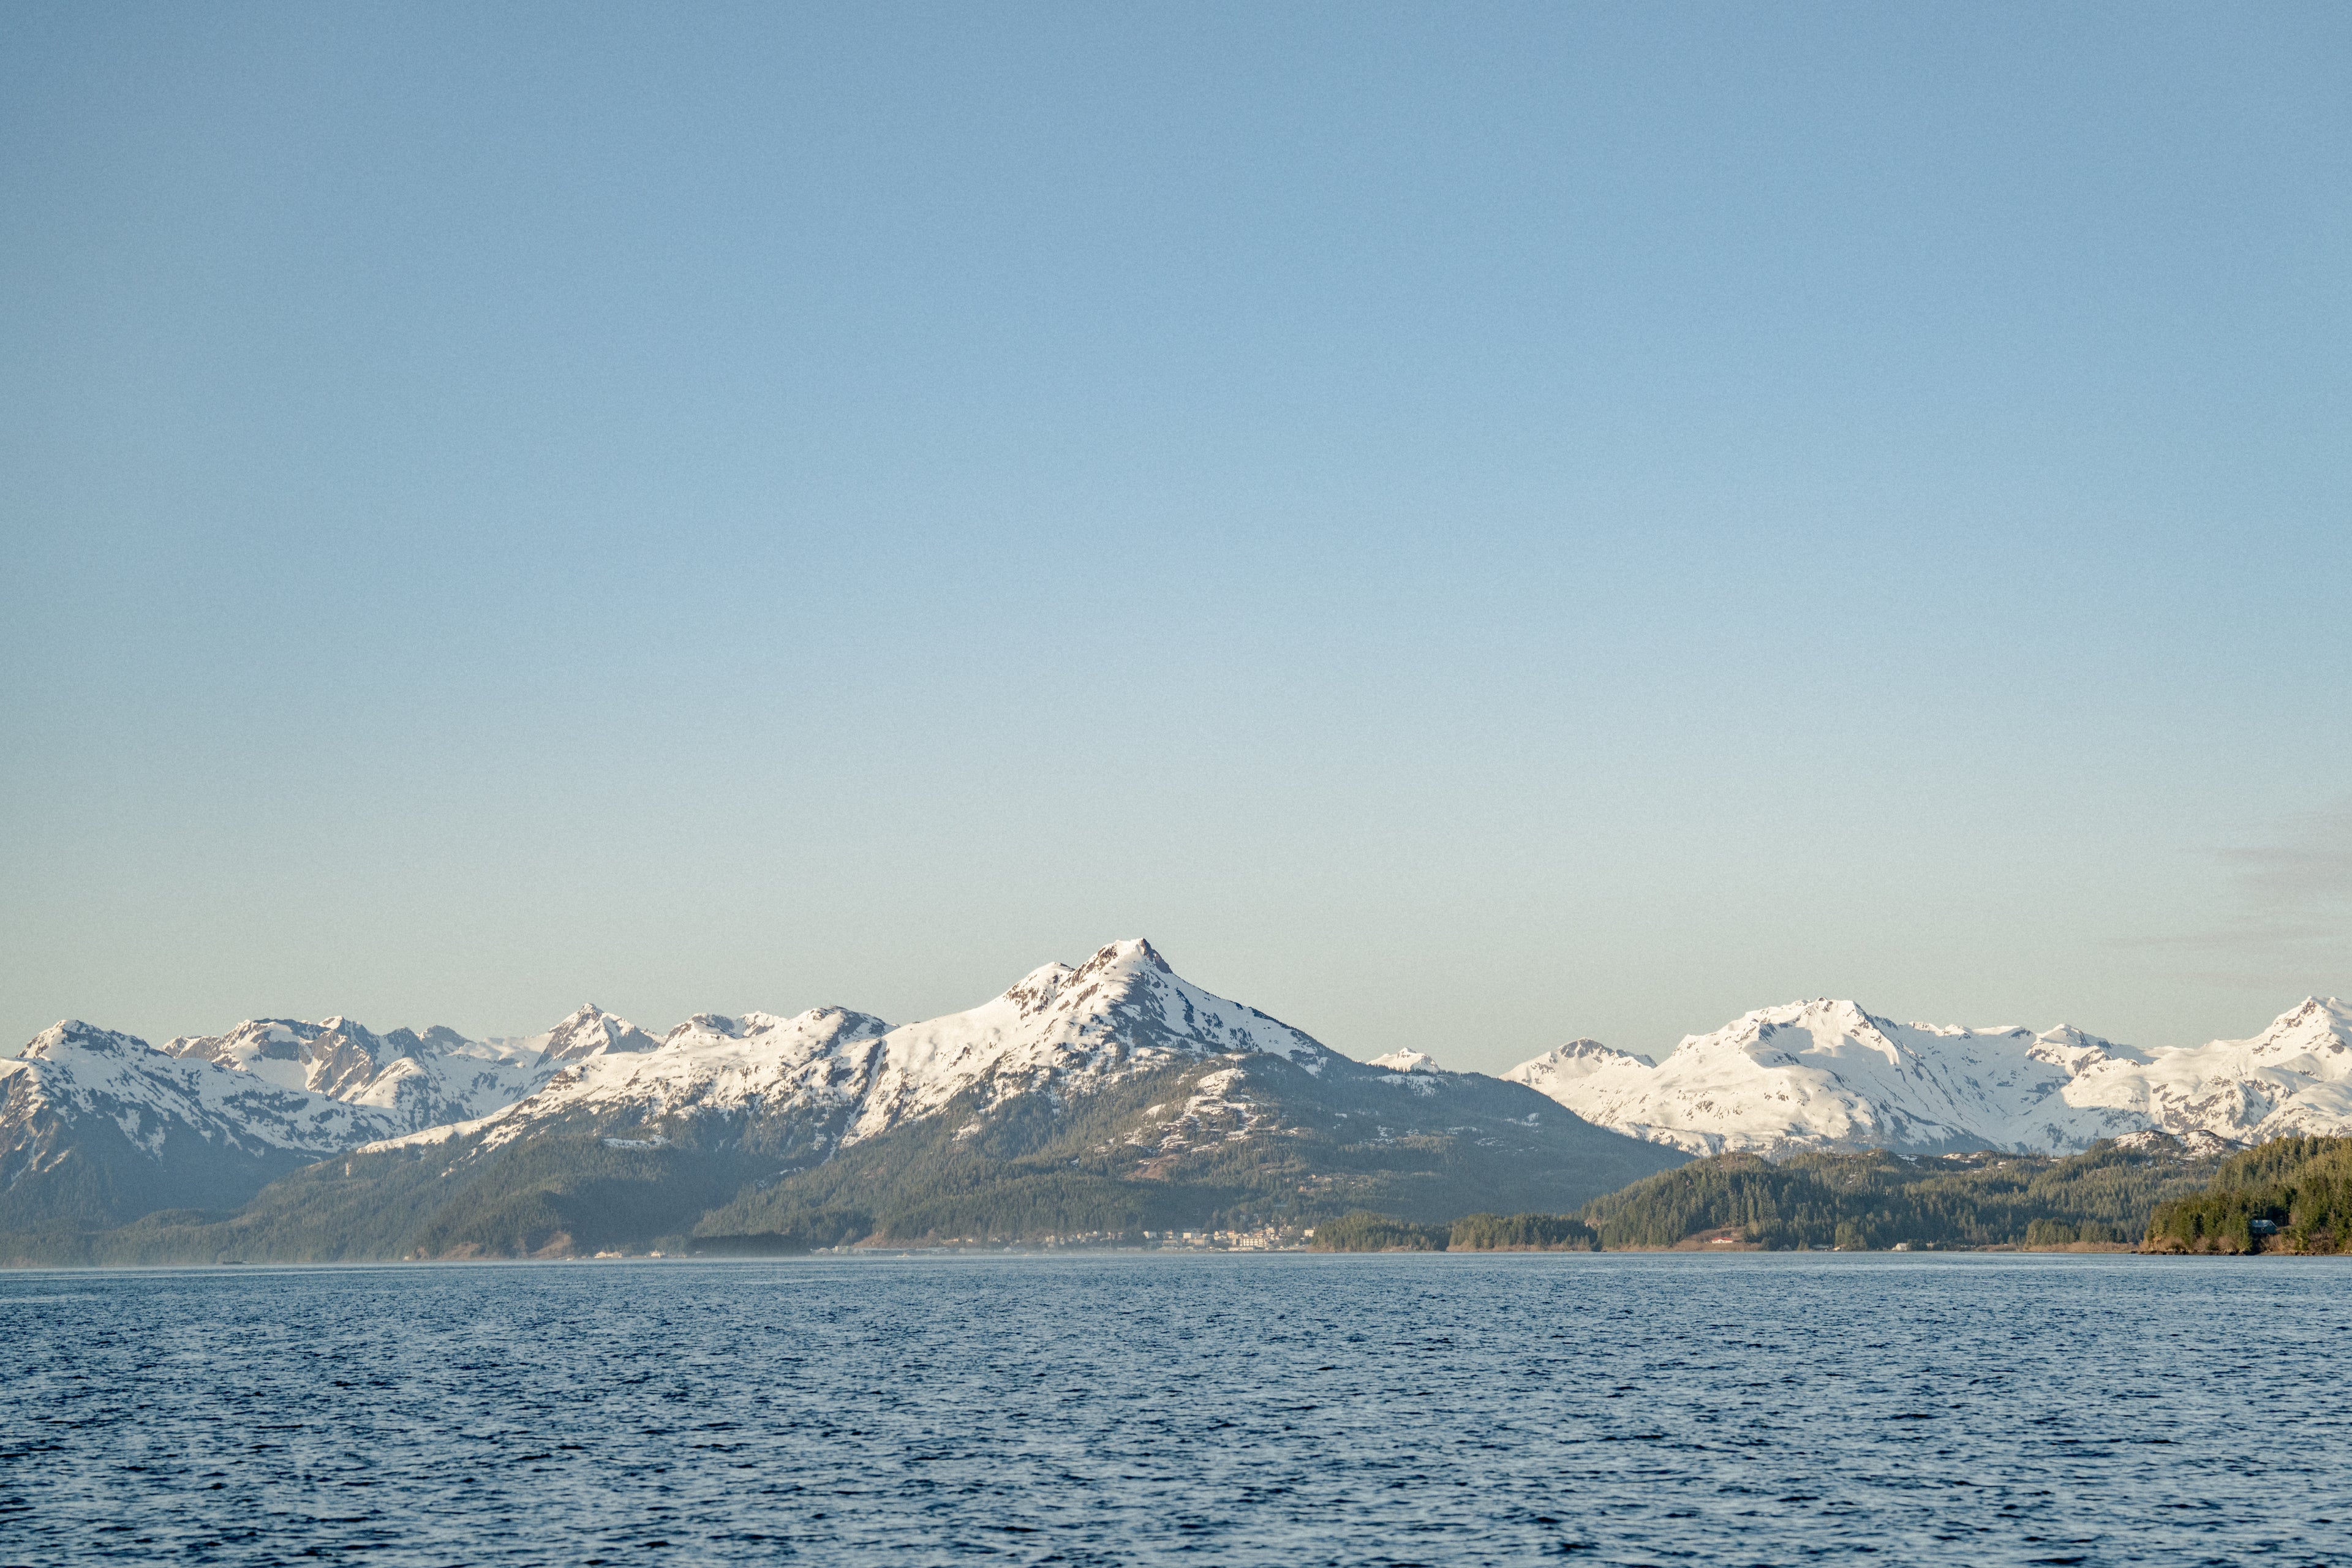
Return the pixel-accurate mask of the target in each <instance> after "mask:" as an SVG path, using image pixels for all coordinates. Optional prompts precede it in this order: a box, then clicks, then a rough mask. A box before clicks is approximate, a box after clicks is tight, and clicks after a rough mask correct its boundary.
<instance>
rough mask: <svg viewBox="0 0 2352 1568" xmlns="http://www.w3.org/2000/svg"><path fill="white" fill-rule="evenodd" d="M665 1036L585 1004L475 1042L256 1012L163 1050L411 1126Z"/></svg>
mask: <svg viewBox="0 0 2352 1568" xmlns="http://www.w3.org/2000/svg"><path fill="white" fill-rule="evenodd" d="M655 1045H656V1041H655V1040H654V1039H653V1037H650V1036H648V1035H646V1033H645V1032H644V1031H642V1030H640V1029H638V1028H637V1027H636V1026H635V1025H633V1024H631V1023H630V1022H629V1021H628V1020H627V1019H625V1018H616V1017H614V1016H612V1015H611V1014H609V1013H606V1012H604V1011H603V1010H602V1009H600V1008H598V1007H595V1006H593V1005H590V1006H585V1007H582V1008H581V1009H579V1010H578V1011H577V1012H575V1013H573V1014H572V1016H570V1017H568V1018H566V1019H564V1020H563V1022H562V1023H561V1024H558V1025H557V1026H555V1027H554V1028H553V1029H551V1030H549V1031H548V1032H547V1033H546V1034H543V1035H533V1036H530V1037H526V1038H523V1039H520V1040H469V1039H467V1037H464V1036H463V1035H460V1034H458V1033H457V1031H456V1030H455V1029H448V1028H443V1027H440V1026H435V1027H433V1028H429V1029H426V1030H425V1032H424V1033H423V1034H421V1035H420V1034H417V1033H416V1032H415V1031H414V1030H410V1029H394V1030H392V1031H391V1032H390V1033H388V1034H383V1035H378V1034H376V1033H374V1032H373V1031H372V1030H370V1029H368V1028H367V1027H366V1026H363V1025H362V1024H360V1023H358V1022H356V1021H354V1020H352V1019H350V1018H344V1017H331V1018H326V1019H322V1020H320V1022H318V1023H315V1024H314V1023H308V1022H305V1021H303V1020H301V1019H298V1018H255V1019H251V1020H249V1021H247V1022H246V1023H243V1024H239V1025H238V1026H236V1028H234V1029H231V1030H230V1031H228V1033H226V1034H225V1035H205V1036H186V1035H184V1036H182V1037H179V1038H177V1039H174V1040H173V1041H172V1042H171V1043H170V1044H169V1045H167V1046H165V1047H163V1049H164V1050H165V1052H167V1053H168V1054H170V1055H172V1056H174V1057H180V1058H194V1059H201V1060H204V1061H209V1062H215V1063H217V1064H218V1065H220V1066H222V1067H225V1068H235V1069H236V1070H237V1071H239V1072H245V1073H250V1074H252V1075H254V1076H255V1077H257V1078H260V1079H264V1080H266V1081H268V1082H269V1083H273V1084H276V1085H278V1086H279V1087H280V1088H284V1089H306V1090H308V1091H310V1092H311V1093H313V1094H323V1095H328V1096H331V1098H333V1099H336V1100H343V1101H346V1102H347V1103H350V1104H352V1105H365V1106H373V1107H377V1108H380V1109H382V1110H386V1111H389V1112H390V1113H391V1115H392V1117H393V1120H394V1122H395V1124H396V1125H397V1126H398V1127H399V1128H400V1129H402V1130H404V1131H420V1130H422V1129H424V1128H427V1127H435V1126H439V1125H441V1124H443V1123H446V1122H452V1121H467V1120H470V1119H473V1118H477V1117H481V1116H487V1115H488V1114H489V1113H491V1112H492V1111H495V1110H503V1109H504V1108H505V1107H507V1106H509V1105H512V1104H513V1103H514V1102H515V1101H517V1100H520V1099H522V1098H523V1097H524V1096H525V1095H527V1094H530V1093H531V1092H532V1091H533V1090H535V1089H538V1088H540V1086H541V1085H542V1084H544V1083H546V1082H547V1081H548V1079H550V1078H551V1077H553V1076H554V1074H555V1073H556V1072H557V1070H558V1069H559V1068H561V1067H562V1064H563V1063H565V1062H569V1061H577V1060H581V1059H583V1058H589V1057H592V1056H598V1055H602V1054H604V1053H607V1052H616V1051H618V1052H635V1051H646V1050H651V1049H652V1048H653V1047H655Z"/></svg>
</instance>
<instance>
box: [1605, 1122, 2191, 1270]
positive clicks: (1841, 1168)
mask: <svg viewBox="0 0 2352 1568" xmlns="http://www.w3.org/2000/svg"><path fill="white" fill-rule="evenodd" d="M2212 1171H2213V1162H2211V1161H2210V1160H2198V1159H2191V1158H2189V1157H2188V1156H2187V1155H2186V1154H2185V1153H2183V1152H2180V1151H2179V1148H2178V1146H2169V1147H2158V1148H2153V1149H2147V1150H2135V1149H2126V1148H2122V1147H2119V1146H2117V1145H2116V1144H2114V1143H2101V1144H2099V1145H2097V1146H2095V1148H2093V1149H2092V1150H2091V1151H2090V1152H2087V1153H2083V1154H2076V1155H2073V1156H2070V1157H2067V1158H2063V1159H2061V1158H2053V1157H2051V1156H2047V1155H2038V1154H2006V1153H1981V1154H1941V1155H1933V1154H1931V1155H1917V1156H1906V1155H1901V1154H1891V1153H1886V1152H1872V1153H1865V1154H1803V1155H1799V1156H1797V1157H1796V1158H1794V1159H1791V1160H1788V1161H1786V1162H1784V1163H1779V1164H1775V1163H1771V1162H1769V1161H1766V1160H1763V1159H1759V1158H1758V1157H1757V1156H1755V1155H1753V1154H1725V1155H1720V1156H1717V1157H1716V1158H1714V1159H1708V1160H1699V1161H1695V1162H1693V1163H1690V1164H1688V1165H1685V1166H1684V1167H1682V1168H1681V1169H1680V1170H1676V1171H1669V1172H1667V1173H1664V1174H1662V1175H1657V1176H1653V1177H1651V1178H1649V1179H1648V1180H1646V1181H1643V1182H1637V1183H1635V1184H1633V1186H1631V1187H1628V1188H1626V1189H1625V1190H1624V1191H1622V1192H1619V1193H1612V1194H1610V1195H1609V1196H1607V1197H1604V1198H1601V1199H1599V1200H1597V1201H1595V1202H1593V1203H1591V1204H1589V1205H1586V1206H1585V1208H1584V1209H1583V1211H1582V1213H1581V1215H1580V1218H1582V1219H1583V1220H1584V1221H1585V1222H1586V1223H1588V1224H1590V1225H1591V1226H1592V1227H1593V1228H1594V1229H1595V1230H1596V1231H1598V1232H1599V1233H1600V1236H1601V1245H1602V1246H1603V1247H1675V1246H1677V1245H1681V1244H1685V1243H1688V1242H1691V1241H1693V1240H1694V1239H1695V1238H1697V1237H1714V1236H1719V1235H1721V1236H1728V1237H1731V1238H1732V1239H1734V1240H1735V1241H1741V1242H1746V1243H1749V1244H1753V1245H1758V1246H1761V1247H1768V1248H1795V1247H1848V1248H1879V1247H1894V1246H1895V1245H1897V1244H1899V1243H1903V1242H1909V1243H1911V1244H1913V1245H1914V1246H1923V1247H2002V1246H2028V1247H2031V1246H2053V1245H2056V1246H2063V1245H2067V1244H2072V1243H2081V1242H2090V1243H2110V1244H2126V1243H2134V1242H2137V1241H2138V1240H2139V1238H2140V1237H2141V1236H2142V1235H2143V1234H2145V1233H2146V1231H2147V1222H2148V1215H2149V1213H2150V1211H2151V1210H2153V1209H2154V1208H2155V1207H2156V1205H2158V1203H2160V1202H2162V1201H2163V1200H2165V1199H2167V1198H2170V1197H2174V1196H2178V1195H2179V1194H2185V1193H2188V1192H2191V1191H2194V1190H2196V1189H2197V1188H2198V1187H2200V1186H2201V1185H2202V1184H2204V1182H2205V1181H2206V1179H2207V1178H2208V1177H2209V1176H2210V1174H2211V1173H2212Z"/></svg>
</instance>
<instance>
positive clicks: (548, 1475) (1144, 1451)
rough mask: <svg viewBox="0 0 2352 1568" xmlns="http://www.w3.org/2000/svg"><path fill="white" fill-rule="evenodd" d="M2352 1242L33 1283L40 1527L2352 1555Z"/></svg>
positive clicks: (1, 1284) (1813, 1552)
mask: <svg viewBox="0 0 2352 1568" xmlns="http://www.w3.org/2000/svg"><path fill="white" fill-rule="evenodd" d="M2347 1309H2352V1266H2347V1265H2346V1264H2344V1263H2339V1262H2336V1261H2335V1260H2324V1259H2315V1260H2299V1259H2263V1260H2259V1261H2257V1260H2235V1261H2223V1260H2215V1261H2194V1260H2170V1259H2140V1258H2038V1257H2037V1258H2017V1257H2000V1256H1981V1257H1968V1256H1961V1257H1949V1258H1940V1257H1917V1258H1890V1257H1884V1256H1882V1257H1878V1258H1853V1257H1828V1258H1825V1257H1822V1256H1820V1255H1812V1256H1810V1257H1806V1256H1782V1257H1759V1256H1747V1257H1738V1258H1681V1257H1639V1256H1636V1257H1626V1256H1604V1257H1589V1256H1586V1257H1573V1256H1571V1257H1560V1256H1535V1257H1526V1256H1521V1257H1486V1258H1469V1257H1445V1256H1437V1257H1385V1258H1363V1257H1358V1258H1348V1257H1339V1258H1326V1257H1279V1256H1277V1257H1232V1258H1200V1257H1195V1258H1155V1257H1125V1258H1098V1259H1089V1258H1003V1259H982V1258H972V1259H941V1260H900V1261H892V1260H883V1259H860V1260H854V1261H853V1260H843V1261H839V1262H814V1261H811V1262H785V1263H759V1264H723V1265H722V1264H688V1263H667V1264H662V1263H646V1264H633V1265H623V1264H599V1265H585V1264H579V1265H517V1266H512V1267H497V1266H460V1267H439V1268H432V1267H418V1268H334V1269H327V1268H320V1269H283V1270H280V1269H261V1268H230V1269H216V1270H195V1269H190V1270H179V1271H164V1272H146V1273H63V1272H58V1273H15V1274H8V1275H5V1276H0V1335H5V1339H0V1343H5V1346H6V1352H7V1377H6V1381H5V1385H0V1557H5V1560H6V1561H9V1562H19V1563H69V1562H98V1561H109V1560H121V1561H130V1562H140V1563H152V1562H169V1563H180V1562H188V1563H290V1562H294V1561H296V1560H298V1559H310V1558H316V1557H319V1556H340V1555H342V1554H344V1553H364V1554H365V1559H366V1561H368V1562H370V1563H383V1564H410V1563H549V1562H559V1563H560V1562H572V1563H580V1562H584V1563H595V1562H600V1561H603V1562H615V1563H617V1562H623V1561H628V1562H642V1561H646V1560H657V1559H665V1558H667V1559H669V1560H674V1561H678V1562H757V1563H770V1562H788V1561H806V1562H812V1563H892V1564H897V1563H946V1562H956V1563H967V1562H982V1563H985V1562H1003V1563H1160V1562H1171V1561H1180V1560H1181V1561H1186V1562H1199V1563H1221V1564H1222V1563H1278V1564H1283V1565H1285V1568H1296V1565H1303V1564H1313V1563H1503V1562H1512V1563H1517V1562H1527V1561H1533V1560H1537V1559H1543V1558H1549V1557H1566V1558H1567V1559H1568V1560H1569V1561H1570V1562H1595V1563H1673V1562H1698V1563H1810V1562H1820V1561H1839V1562H1843V1561H1871V1562H1880V1563H1969V1564H1983V1563H2249V1562H2279V1563H2352V1429H2347V1423H2352V1415H2347V1411H2352V1374H2347V1367H2352V1358H2348V1357H2347V1354H2346V1343H2347V1339H2346V1331H2347V1327H2352V1323H2347V1317H2352V1312H2348V1311H2347Z"/></svg>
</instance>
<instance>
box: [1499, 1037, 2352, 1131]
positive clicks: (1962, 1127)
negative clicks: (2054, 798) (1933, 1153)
mask: <svg viewBox="0 0 2352 1568" xmlns="http://www.w3.org/2000/svg"><path fill="white" fill-rule="evenodd" d="M1503 1076H1504V1077H1506V1078H1507V1079H1511V1080H1513V1081H1514V1082H1517V1083H1523V1084H1526V1085H1527V1086H1528V1087H1529V1088H1531V1089H1537V1090H1538V1091H1540V1092H1542V1093H1544V1094H1546V1095H1548V1096H1549V1097H1550V1098H1551V1099H1553V1100H1558V1101H1559V1103H1560V1104H1562V1105H1565V1106H1567V1107H1568V1108H1569V1109H1570V1110H1573V1111H1575V1112H1576V1113H1577V1114H1578V1115H1580V1116H1582V1117H1583V1118H1585V1119H1586V1120H1587V1121H1595V1122H1598V1123H1600V1124H1601V1125H1602V1126H1604V1127H1612V1128H1615V1129H1617V1130H1618V1131H1623V1132H1629V1133H1632V1134H1633V1135H1634V1136H1636V1137H1640V1138H1647V1139H1650V1140H1652V1141H1653V1142H1663V1143H1671V1144H1673V1145H1675V1146H1676V1147H1678V1148H1683V1149H1688V1150H1690V1151H1692V1152H1697V1153H1718V1152H1724V1151H1726V1150H1734V1149H1740V1150H1752V1151H1757V1152H1769V1153H1778V1152H1793V1151H1797V1150H1801V1149H1862V1148H1893V1149H1901V1150H1914V1151H1917V1150H1935V1149H1959V1148H1969V1149H1975V1148H1994V1149H2014V1150H2020V1151H2038V1152H2065V1151H2074V1150H2080V1149H2084V1148H2087V1147H2089V1146H2090V1145H2091V1144H2092V1143H2093V1142H2096V1141H2098V1140H2099V1139H2101V1138H2108V1137H2115V1136H2117V1135H2119V1134H2123V1133H2129V1132H2135V1131H2141V1130H2144V1129H2156V1130H2158V1131H2166V1132H2170V1133H2173V1134H2175V1135H2180V1136H2186V1135H2188V1134H2190V1133H2193V1132H2204V1133H2210V1134H2212V1135H2214V1136H2218V1137H2220V1138H2223V1139H2227V1140H2230V1141H2232V1142H2250V1141H2255V1140H2259V1139H2262V1138H2268V1137H2274V1136H2277V1135H2278V1134H2279V1133H2281V1132H2287V1131H2336V1132H2345V1131H2352V1009H2347V1008H2346V1006H2345V1005H2344V1004H2342V1003H2340V1002H2336V1001H2333V1000H2330V1001H2327V1002H2320V1001H2316V1000H2315V1001H2310V1002H2306V1003H2305V1004H2304V1005H2302V1006H2301V1007H2299V1008H2297V1009H2295V1010H2294V1011H2293V1012H2290V1013H2288V1014H2285V1015H2284V1016H2281V1017H2280V1018H2279V1019H2278V1020H2277V1021H2276V1022H2275V1023H2273V1025H2272V1026H2271V1027H2270V1029H2268V1030H2266V1031H2265V1032H2264V1033H2263V1035H2261V1036H2259V1037H2256V1038H2255V1039H2252V1040H2242V1041H2215V1042H2214V1043H2213V1044H2211V1045H2209V1046H2203V1047H2197V1048H2195V1049H2193V1050H2178V1051H2157V1052H2145V1051H2138V1050H2134V1049H2133V1048H2131V1047H2127V1046H2118V1045H2116V1044H2115V1043H2113V1042H2112V1041H2108V1040H2103V1039H2100V1038H2098V1037H2096V1036H2093V1035H2086V1034H2084V1033H2083V1032H2082V1031H2081V1030H2079V1029H2075V1028H2073V1027H2071V1026H2063V1027H2060V1028H2056V1029H2050V1030H2046V1031H2044V1032H2043V1033H2042V1034H2039V1035H2037V1034H2034V1033H2032V1031H2030V1030H2026V1029H2017V1028H2010V1029H1982V1030H1979V1029H1964V1028H1958V1027H1951V1026H1937V1025H1931V1024H1896V1023H1893V1022H1891V1021H1889V1020H1887V1019H1885V1018H1879V1017H1875V1016H1872V1015H1871V1014H1869V1013H1867V1012H1864V1010H1863V1009H1862V1008H1860V1007H1859V1006H1856V1005H1854V1004H1853V1003H1852V1002H1843V1001H1832V1000H1829V999H1826V998H1822V999H1817V1000H1814V1001H1810V1002H1793V1003H1790V1004H1787V1005H1783V1006H1779V1007H1767V1008H1762V1009H1759V1010H1758V1011H1756V1012H1753V1013H1749V1014H1747V1015H1745V1016H1742V1017H1739V1018H1737V1019H1734V1020H1733V1021H1732V1022H1731V1023H1729V1024H1727V1025H1726V1026H1724V1027H1722V1028H1720V1029H1717V1030H1716V1031H1715V1032H1714V1033H1712V1034H1707V1035H1693V1036H1689V1037H1685V1039H1684V1040H1683V1042H1682V1043H1681V1044H1680V1045H1678V1046H1676V1047H1675V1049H1674V1051H1673V1052H1672V1053H1671V1054H1669V1055H1668V1056H1667V1058H1665V1059H1664V1061H1662V1062H1658V1063H1655V1064H1652V1063H1651V1062H1649V1061H1648V1060H1647V1059H1646V1058H1640V1057H1635V1056H1631V1055H1628V1054H1626V1053H1624V1052H1621V1051H1612V1050H1611V1049H1609V1048H1608V1047H1605V1046H1601V1045H1600V1044H1598V1043H1597V1042H1594V1041H1591V1040H1579V1041H1576V1042H1574V1043H1572V1044H1571V1045H1569V1046H1565V1047H1560V1048H1559V1050H1555V1051H1549V1052H1547V1053H1545V1054H1544V1055H1543V1056H1540V1057H1538V1058H1535V1059H1534V1060H1532V1061H1528V1062H1524V1063H1522V1064H1520V1065H1519V1066H1518V1067H1516V1068H1512V1069H1511V1070H1510V1071H1509V1072H1507V1073H1506V1074H1504V1075H1503Z"/></svg>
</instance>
